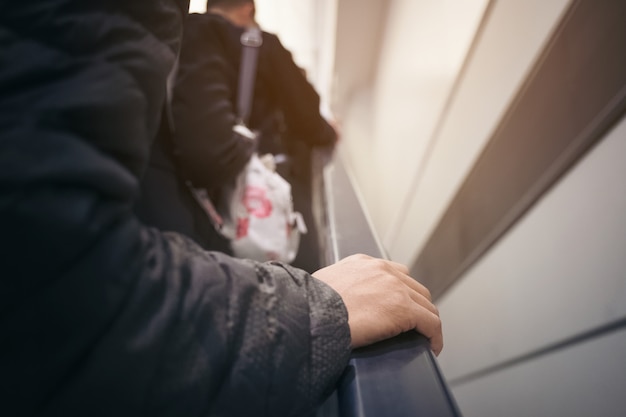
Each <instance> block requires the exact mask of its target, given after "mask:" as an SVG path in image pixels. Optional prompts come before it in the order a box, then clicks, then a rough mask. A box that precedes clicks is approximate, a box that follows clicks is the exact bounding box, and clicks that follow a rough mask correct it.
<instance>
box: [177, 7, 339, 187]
mask: <svg viewBox="0 0 626 417" xmlns="http://www.w3.org/2000/svg"><path fill="white" fill-rule="evenodd" d="M242 33H243V29H241V28H239V27H236V26H234V25H232V24H231V23H229V22H228V21H227V20H225V19H224V18H222V17H221V16H219V15H215V14H210V13H209V14H191V15H189V16H188V17H187V19H186V21H185V28H184V36H183V44H182V49H181V53H180V64H179V68H178V77H177V79H176V85H175V87H174V99H173V112H174V120H175V124H176V131H177V134H176V138H175V142H176V144H177V147H178V150H179V151H180V160H181V163H182V164H183V166H184V167H185V168H186V169H187V170H188V173H187V174H188V175H189V176H190V178H191V179H192V181H193V182H194V183H197V184H198V185H200V186H202V187H205V188H209V189H210V188H211V187H213V186H216V185H217V186H219V185H220V184H221V183H223V182H228V181H232V180H233V179H234V178H235V177H236V175H237V174H238V173H239V172H241V169H243V167H244V165H245V163H246V161H247V160H248V158H249V155H250V147H249V146H247V145H246V143H245V141H241V140H240V138H237V137H235V136H234V135H233V134H232V132H231V130H232V126H233V124H234V123H235V113H236V102H237V92H238V77H239V67H240V62H241V50H242V46H241V42H240V37H241V34H242ZM262 36H263V44H262V45H261V47H260V50H259V55H258V63H257V74H256V82H255V91H254V100H253V105H252V111H251V115H250V121H249V124H248V125H249V127H250V128H251V129H252V130H255V131H258V132H260V143H259V148H260V149H259V152H261V153H264V152H271V151H274V153H276V152H277V151H281V150H280V149H276V148H275V147H273V146H272V144H271V141H272V140H273V139H274V136H276V135H280V134H281V133H283V132H281V128H282V126H281V125H280V124H281V122H282V123H284V125H285V126H284V127H285V129H286V131H287V132H286V133H285V135H286V136H288V137H289V138H290V139H291V140H292V141H297V142H301V143H304V144H306V145H308V146H327V145H333V144H334V143H335V141H336V133H335V131H334V130H333V128H332V127H331V126H330V125H329V124H328V123H327V122H326V120H324V118H323V117H322V116H321V115H320V111H319V106H320V98H319V95H318V94H317V92H316V91H315V89H314V88H313V86H312V85H311V84H310V83H309V82H308V80H307V79H306V77H305V75H304V73H303V72H302V70H301V69H300V68H299V67H298V66H297V65H296V64H295V63H294V61H293V59H292V56H291V53H290V52H289V51H288V50H287V49H285V48H284V47H283V45H282V44H281V42H280V41H279V39H278V37H276V36H275V35H273V34H270V33H267V32H263V33H262ZM277 114H278V115H280V121H279V120H277V117H276V115H277ZM283 151H284V150H283Z"/></svg>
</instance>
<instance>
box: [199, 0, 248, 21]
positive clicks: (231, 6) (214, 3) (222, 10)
mask: <svg viewBox="0 0 626 417" xmlns="http://www.w3.org/2000/svg"><path fill="white" fill-rule="evenodd" d="M206 9H207V12H208V13H215V14H219V15H221V16H222V17H224V18H226V19H227V20H228V21H230V22H231V23H232V24H233V25H236V26H240V27H252V26H256V25H257V24H256V21H255V20H254V16H255V11H256V9H255V6H254V0H207V2H206Z"/></svg>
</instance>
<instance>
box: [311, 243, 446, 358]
mask: <svg viewBox="0 0 626 417" xmlns="http://www.w3.org/2000/svg"><path fill="white" fill-rule="evenodd" d="M408 272H409V271H408V269H407V268H406V266H404V265H401V264H398V263H396V262H392V261H387V260H384V259H377V258H372V257H369V256H366V255H353V256H349V257H347V258H345V259H343V260H341V261H339V262H337V263H335V264H333V265H330V266H328V267H326V268H322V269H320V270H319V271H316V272H314V273H313V276H314V277H315V278H317V279H319V280H321V281H324V282H325V283H326V284H328V285H330V286H331V287H332V288H333V289H334V290H335V291H337V292H338V293H339V295H341V297H342V298H343V302H344V304H345V305H346V308H347V310H348V323H349V325H350V333H351V335H352V347H353V348H357V347H361V346H365V345H369V344H371V343H374V342H378V341H380V340H383V339H388V338H390V337H393V336H396V335H398V334H400V333H403V332H406V331H409V330H413V329H414V330H417V331H418V332H420V333H421V334H423V335H424V336H426V337H427V338H428V339H430V344H431V349H432V350H433V352H434V353H435V355H439V352H441V349H443V335H442V332H441V320H440V319H439V312H438V311H437V308H436V307H435V306H434V305H433V303H432V302H431V296H430V292H429V291H428V289H426V287H424V286H423V285H422V284H420V283H419V282H417V281H416V280H414V279H413V278H411V277H410V276H409V275H408Z"/></svg>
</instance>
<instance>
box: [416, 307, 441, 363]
mask: <svg viewBox="0 0 626 417" xmlns="http://www.w3.org/2000/svg"><path fill="white" fill-rule="evenodd" d="M415 320H416V321H415V330H417V331H418V332H420V333H421V334H423V335H424V336H425V337H426V338H428V340H429V341H430V348H431V350H432V351H433V353H434V354H435V355H439V353H441V350H442V349H443V332H442V328H441V319H440V318H439V315H437V314H435V313H433V312H432V311H430V310H429V309H427V308H426V307H424V306H421V305H419V306H417V309H416V312H415Z"/></svg>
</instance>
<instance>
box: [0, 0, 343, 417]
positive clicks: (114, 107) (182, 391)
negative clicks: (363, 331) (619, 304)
mask: <svg viewBox="0 0 626 417" xmlns="http://www.w3.org/2000/svg"><path fill="white" fill-rule="evenodd" d="M187 6H188V4H187V3H186V2H182V1H181V2H179V3H176V2H174V1H172V0H133V1H117V0H113V1H111V0H107V1H104V0H93V1H84V0H45V1H44V0H42V1H22V2H18V1H2V2H0V274H1V276H0V334H1V335H2V337H1V342H0V375H2V378H0V381H1V382H0V404H1V406H0V407H1V409H2V414H3V415H7V416H31V415H40V416H57V415H58V416H74V415H76V416H177V417H181V416H252V415H254V416H296V415H304V414H306V413H307V411H308V410H310V409H311V408H313V407H314V406H315V405H316V404H318V402H319V401H320V399H321V398H322V397H323V394H324V392H326V391H327V390H328V389H329V388H331V387H332V384H333V383H334V382H335V381H336V379H337V377H338V375H339V374H340V372H341V371H342V369H343V368H344V366H345V364H346V362H347V358H348V355H349V341H350V337H349V328H348V325H347V313H346V310H345V307H344V305H343V303H342V301H341V299H340V297H339V296H338V295H337V294H336V293H335V292H334V291H333V290H331V289H330V288H329V287H328V286H327V285H325V284H324V283H322V282H320V281H318V280H316V279H314V278H312V277H311V276H309V275H308V274H306V273H305V272H303V271H301V270H298V269H294V268H291V267H289V266H285V265H281V264H278V263H267V264H260V263H255V262H251V261H244V260H235V259H233V258H230V257H227V256H225V255H221V254H219V253H214V252H204V251H202V250H201V249H200V248H199V247H198V246H197V245H196V244H194V243H193V242H192V241H191V240H189V239H187V238H185V237H182V236H181V235H178V234H174V233H162V232H159V231H157V230H155V229H151V228H148V227H146V226H143V225H142V224H141V223H140V222H139V221H138V220H137V219H136V218H135V216H134V214H133V211H132V203H133V201H134V200H135V199H136V196H137V194H138V188H139V185H138V184H139V178H140V177H141V176H142V174H143V172H144V170H145V167H146V163H147V160H148V154H149V148H150V142H151V141H152V139H153V138H154V137H155V135H156V132H157V130H158V127H159V124H160V120H161V108H162V107H163V102H164V97H165V88H164V87H165V79H166V76H167V74H168V73H169V71H170V69H171V67H172V65H173V62H174V60H175V56H176V50H177V48H178V43H179V37H180V26H181V17H182V15H183V14H184V13H185V10H186V7H187Z"/></svg>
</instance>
